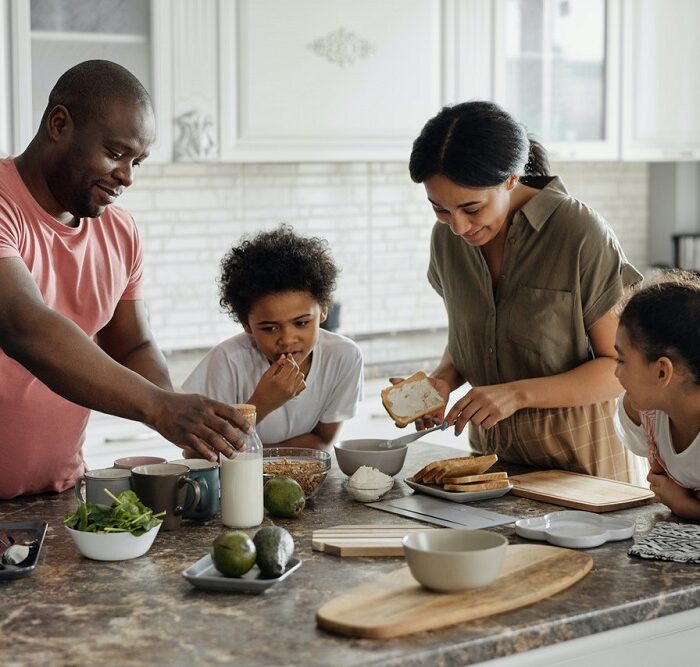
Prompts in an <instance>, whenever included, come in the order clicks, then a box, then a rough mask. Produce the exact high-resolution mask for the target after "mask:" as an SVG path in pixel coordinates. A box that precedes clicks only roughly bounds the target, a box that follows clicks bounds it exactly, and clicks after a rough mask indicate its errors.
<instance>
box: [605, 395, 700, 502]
mask: <svg viewBox="0 0 700 667" xmlns="http://www.w3.org/2000/svg"><path fill="white" fill-rule="evenodd" d="M623 397H624V394H622V395H621V396H620V397H619V398H618V399H617V411H616V414H615V418H614V420H613V421H614V423H615V429H616V430H617V432H618V436H619V437H620V439H621V440H622V442H624V444H625V446H626V447H627V448H628V449H629V450H630V451H632V452H634V453H635V454H637V455H638V456H644V457H647V456H649V443H648V442H647V434H646V431H645V430H644V427H643V426H642V425H641V424H640V425H639V426H638V425H637V424H635V423H634V422H633V421H632V420H631V419H630V418H629V415H628V414H627V412H626V411H625V407H624V405H623V404H622V399H623ZM655 412H656V424H655V427H654V442H655V443H656V449H657V450H658V452H659V457H660V458H661V460H662V461H663V463H664V466H665V467H666V470H668V473H669V475H671V477H672V478H673V479H675V480H676V481H677V482H678V483H679V484H680V485H681V486H684V487H685V488H686V489H700V433H698V434H697V435H696V436H695V439H694V440H693V442H691V443H690V445H689V446H688V448H687V449H686V450H684V451H682V452H681V453H680V454H677V453H676V450H675V449H674V448H673V440H672V439H671V428H670V424H669V419H668V415H667V414H666V413H665V412H661V410H656V411H655Z"/></svg>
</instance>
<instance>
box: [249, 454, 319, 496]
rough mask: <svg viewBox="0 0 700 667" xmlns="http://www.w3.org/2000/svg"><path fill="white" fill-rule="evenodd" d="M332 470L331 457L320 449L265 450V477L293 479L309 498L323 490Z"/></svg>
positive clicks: (266, 478)
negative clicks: (322, 486) (320, 489)
mask: <svg viewBox="0 0 700 667" xmlns="http://www.w3.org/2000/svg"><path fill="white" fill-rule="evenodd" d="M330 468H331V455H330V454H329V453H328V452H324V451H321V450H320V449H305V448H302V447H265V449H264V450H263V477H264V478H265V481H267V480H268V479H271V478H272V477H291V478H292V479H294V480H296V481H297V482H298V483H299V485H300V486H301V488H302V489H304V495H306V497H307V498H312V497H313V496H314V494H315V493H316V492H317V491H318V490H319V488H321V484H323V482H324V480H325V479H326V477H327V476H328V471H329V470H330Z"/></svg>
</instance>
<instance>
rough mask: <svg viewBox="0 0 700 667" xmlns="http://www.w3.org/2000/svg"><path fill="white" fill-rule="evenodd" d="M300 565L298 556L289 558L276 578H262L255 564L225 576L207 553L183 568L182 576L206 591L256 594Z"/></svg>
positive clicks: (282, 579)
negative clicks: (285, 566)
mask: <svg viewBox="0 0 700 667" xmlns="http://www.w3.org/2000/svg"><path fill="white" fill-rule="evenodd" d="M300 565H301V561H300V560H299V559H298V558H290V560H289V563H287V568H286V569H285V571H284V572H283V573H282V574H281V575H280V576H279V577H276V578H274V577H272V578H267V579H266V578H264V577H263V576H262V574H261V572H260V570H259V569H258V566H257V565H253V568H252V569H251V570H249V571H248V572H246V573H245V574H244V575H243V576H242V577H225V576H224V575H223V574H221V572H219V570H217V569H216V568H215V567H214V563H213V561H212V559H211V556H210V555H208V554H207V555H206V556H204V557H203V558H200V559H199V560H198V561H197V562H196V563H195V564H194V565H190V567H188V568H187V569H186V570H183V571H182V576H183V577H185V579H187V581H189V582H190V583H191V584H192V585H193V586H195V587H197V588H203V589H204V590H207V591H228V592H230V593H249V594H250V593H252V594H257V593H264V592H265V591H266V590H267V589H268V588H270V586H273V585H274V584H278V583H279V582H280V581H284V580H285V579H286V578H287V577H288V576H289V575H290V574H291V573H292V572H294V570H296V569H298V568H299V566H300Z"/></svg>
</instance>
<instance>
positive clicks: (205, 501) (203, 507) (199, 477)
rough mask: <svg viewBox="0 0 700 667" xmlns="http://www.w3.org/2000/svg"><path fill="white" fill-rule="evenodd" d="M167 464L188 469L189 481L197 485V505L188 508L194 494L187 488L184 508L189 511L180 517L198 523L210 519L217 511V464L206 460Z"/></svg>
mask: <svg viewBox="0 0 700 667" xmlns="http://www.w3.org/2000/svg"><path fill="white" fill-rule="evenodd" d="M169 463H176V464H177V465H183V466H187V467H188V468H189V469H190V474H189V477H190V479H193V480H195V481H196V482H197V483H198V484H199V492H200V493H199V503H197V504H196V505H195V506H194V507H190V503H191V502H192V500H193V499H194V492H193V491H192V489H190V488H189V487H188V488H187V498H186V499H185V507H190V509H188V510H186V511H185V513H184V514H183V515H182V516H183V517H184V518H185V519H196V520H198V521H203V520H205V519H211V517H213V516H214V515H215V514H216V513H217V512H218V511H219V492H220V484H219V464H218V463H215V462H213V461H207V460H206V459H178V460H177V461H170V462H169Z"/></svg>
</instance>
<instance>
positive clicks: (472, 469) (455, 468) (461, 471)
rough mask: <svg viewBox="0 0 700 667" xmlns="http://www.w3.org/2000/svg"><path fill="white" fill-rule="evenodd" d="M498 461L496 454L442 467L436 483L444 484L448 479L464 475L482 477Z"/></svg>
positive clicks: (473, 457) (435, 478) (436, 477)
mask: <svg viewBox="0 0 700 667" xmlns="http://www.w3.org/2000/svg"><path fill="white" fill-rule="evenodd" d="M496 461H498V456H496V455H495V454H486V455H485V456H472V457H471V459H467V460H466V461H455V462H453V463H450V464H448V465H447V466H444V467H442V468H441V469H440V470H439V471H438V472H437V474H436V475H435V477H434V480H435V482H437V483H438V484H442V482H443V480H444V479H445V478H447V477H462V476H464V475H481V474H482V473H485V472H486V471H487V470H488V469H489V468H490V467H491V466H492V465H493V464H494V463H496Z"/></svg>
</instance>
